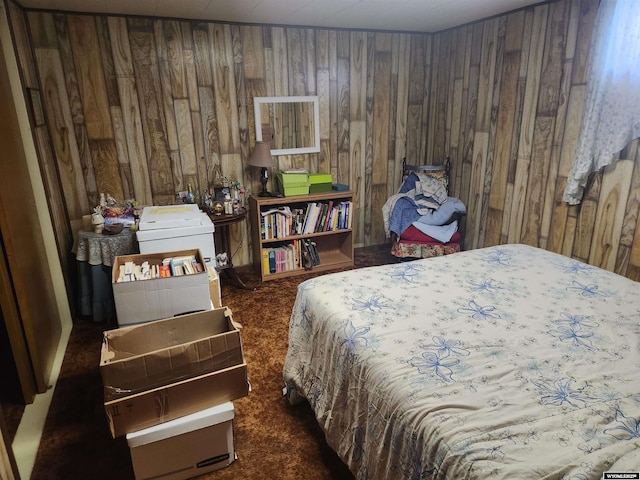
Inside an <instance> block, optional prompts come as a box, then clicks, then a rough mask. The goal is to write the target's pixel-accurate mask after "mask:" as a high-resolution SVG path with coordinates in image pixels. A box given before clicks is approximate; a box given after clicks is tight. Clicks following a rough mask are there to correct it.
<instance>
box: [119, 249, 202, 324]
mask: <svg viewBox="0 0 640 480" xmlns="http://www.w3.org/2000/svg"><path fill="white" fill-rule="evenodd" d="M186 255H195V257H196V260H197V261H198V262H199V263H200V264H201V265H202V266H203V271H202V272H199V273H194V274H191V275H181V276H177V277H167V278H154V279H150V280H136V281H133V282H120V283H118V275H119V272H120V266H121V265H124V264H125V263H126V262H134V263H136V264H138V265H142V263H143V262H144V261H147V262H149V265H162V260H163V259H165V258H171V257H181V256H186ZM205 267H206V265H205V262H204V258H203V256H202V253H201V252H200V250H199V249H190V250H177V251H171V252H158V253H144V254H142V253H141V254H136V255H119V256H117V257H115V259H114V262H113V271H112V287H113V299H114V303H115V306H116V315H117V318H118V326H120V327H123V326H129V325H135V324H139V323H144V322H150V321H152V320H161V319H163V318H170V317H173V316H175V315H183V314H185V313H190V312H196V311H201V310H210V309H211V301H212V298H211V291H210V285H209V274H208V272H207V269H206V268H205Z"/></svg>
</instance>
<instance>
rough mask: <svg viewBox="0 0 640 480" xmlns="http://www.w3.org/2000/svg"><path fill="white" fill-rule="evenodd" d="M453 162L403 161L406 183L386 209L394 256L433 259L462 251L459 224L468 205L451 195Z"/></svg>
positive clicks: (387, 228) (387, 229) (403, 183)
mask: <svg viewBox="0 0 640 480" xmlns="http://www.w3.org/2000/svg"><path fill="white" fill-rule="evenodd" d="M450 169H451V162H450V160H449V159H448V158H447V160H446V161H445V163H444V164H442V165H408V164H407V162H406V159H403V161H402V178H403V181H402V184H401V185H400V188H399V189H398V192H397V193H395V194H394V195H391V196H390V197H389V198H388V199H387V201H386V202H385V204H384V205H383V207H382V217H383V221H384V229H385V234H386V236H387V238H391V239H392V243H391V254H392V255H394V256H396V257H398V258H409V259H413V258H430V257H436V256H442V255H449V254H452V253H457V252H459V251H460V250H461V249H462V236H461V234H460V230H459V223H460V221H461V219H462V218H463V217H464V215H466V213H467V212H466V206H465V205H464V204H463V203H462V201H461V200H460V199H459V198H457V197H452V196H449V173H450Z"/></svg>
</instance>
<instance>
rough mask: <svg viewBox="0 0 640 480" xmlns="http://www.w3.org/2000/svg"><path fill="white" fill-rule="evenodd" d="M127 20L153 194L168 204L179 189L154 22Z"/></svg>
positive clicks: (155, 198)
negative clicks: (171, 156) (162, 90)
mask: <svg viewBox="0 0 640 480" xmlns="http://www.w3.org/2000/svg"><path fill="white" fill-rule="evenodd" d="M127 23H128V26H129V43H130V47H131V52H132V60H133V65H134V71H135V80H136V89H137V92H138V99H139V103H138V104H139V106H140V114H141V115H140V118H141V120H142V127H143V134H144V138H145V147H146V158H147V165H148V168H147V170H148V172H149V179H150V184H151V191H152V194H153V197H152V204H158V205H165V204H167V203H171V202H173V201H174V200H175V192H176V190H175V185H174V178H173V173H172V168H171V159H170V157H169V145H168V142H167V132H166V128H165V121H164V115H163V113H164V110H163V108H162V105H163V102H162V92H161V87H160V71H159V68H158V62H157V60H156V58H157V57H156V54H155V41H154V35H153V25H152V24H151V22H148V21H145V20H141V19H128V20H127Z"/></svg>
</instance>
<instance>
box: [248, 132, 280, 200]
mask: <svg viewBox="0 0 640 480" xmlns="http://www.w3.org/2000/svg"><path fill="white" fill-rule="evenodd" d="M248 163H249V165H251V166H252V167H260V168H261V171H260V183H261V184H262V191H261V192H260V193H259V194H258V196H259V197H271V196H272V195H271V193H269V192H268V191H267V179H268V178H269V177H268V174H267V168H271V167H275V166H276V161H275V160H274V159H273V157H272V156H271V148H270V146H269V142H256V146H255V147H254V149H253V152H252V153H251V155H250V156H249V161H248Z"/></svg>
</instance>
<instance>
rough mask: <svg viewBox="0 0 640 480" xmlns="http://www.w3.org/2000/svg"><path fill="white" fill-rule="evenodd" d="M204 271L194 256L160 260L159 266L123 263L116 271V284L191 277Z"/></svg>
mask: <svg viewBox="0 0 640 480" xmlns="http://www.w3.org/2000/svg"><path fill="white" fill-rule="evenodd" d="M203 271H204V266H203V265H202V264H201V263H200V262H198V261H197V260H196V257H195V255H186V256H182V257H171V258H165V259H163V260H162V264H161V265H155V264H149V262H147V261H145V262H142V264H137V263H135V262H125V263H124V264H123V265H120V268H119V270H118V279H117V283H122V282H134V281H136V280H152V279H155V278H166V277H179V276H181V275H193V274H194V273H200V272H203Z"/></svg>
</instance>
